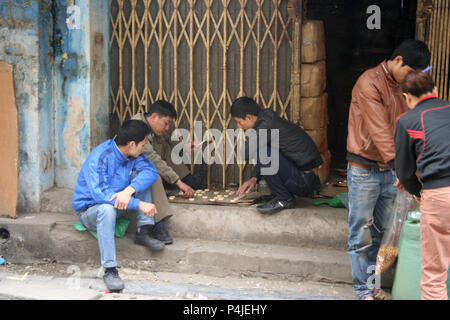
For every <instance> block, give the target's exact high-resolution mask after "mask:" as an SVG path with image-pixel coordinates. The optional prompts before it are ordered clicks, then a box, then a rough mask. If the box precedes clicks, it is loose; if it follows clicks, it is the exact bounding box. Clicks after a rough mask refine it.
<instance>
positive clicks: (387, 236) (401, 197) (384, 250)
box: [375, 190, 418, 274]
mask: <svg viewBox="0 0 450 320" xmlns="http://www.w3.org/2000/svg"><path fill="white" fill-rule="evenodd" d="M417 207H418V203H417V201H416V200H415V199H414V198H413V197H412V196H411V195H410V194H409V193H408V192H406V191H402V190H399V191H398V192H397V197H396V199H395V207H394V208H395V209H394V212H393V214H392V215H391V216H390V220H389V222H388V224H387V227H386V229H385V230H386V231H385V232H384V235H383V239H382V240H381V245H380V249H379V250H378V254H377V262H376V266H375V274H381V273H383V272H386V271H387V270H389V269H390V268H391V267H392V266H393V265H394V263H395V261H396V260H397V254H398V244H399V241H400V234H401V232H402V227H403V222H404V221H405V220H406V219H407V217H408V212H409V211H413V210H416V209H417Z"/></svg>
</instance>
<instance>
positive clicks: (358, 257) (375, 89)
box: [347, 40, 430, 300]
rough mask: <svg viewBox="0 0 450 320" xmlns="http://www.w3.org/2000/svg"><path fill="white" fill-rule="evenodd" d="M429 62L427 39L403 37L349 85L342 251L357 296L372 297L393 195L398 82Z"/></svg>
mask: <svg viewBox="0 0 450 320" xmlns="http://www.w3.org/2000/svg"><path fill="white" fill-rule="evenodd" d="M429 63H430V52H429V50H428V48H427V46H426V44H425V43H423V42H421V41H418V40H406V41H404V42H403V43H401V44H400V46H399V47H398V48H397V49H395V51H394V52H393V54H392V56H391V57H390V59H389V60H385V61H383V62H381V63H380V64H379V65H378V66H376V67H375V68H372V69H369V70H367V71H365V72H364V73H363V74H362V75H361V76H360V77H359V79H358V80H357V81H356V84H355V86H354V87H353V91H352V100H351V104H350V111H349V119H348V137H347V160H348V168H347V180H348V189H349V218H348V225H349V239H348V248H347V253H348V254H349V258H350V265H351V268H352V280H353V287H354V288H355V291H356V295H357V296H358V298H359V299H361V300H373V299H374V290H373V289H374V286H373V283H371V282H372V281H371V276H372V274H373V273H374V271H375V264H376V257H377V253H378V249H379V247H380V243H381V239H382V237H383V232H384V228H385V224H386V220H387V217H388V216H389V214H392V212H393V210H394V202H395V197H396V194H397V189H396V188H395V186H394V183H395V180H396V178H395V174H394V172H393V169H394V161H395V144H394V125H395V120H396V119H397V117H398V116H399V115H401V114H402V113H404V112H406V111H408V107H407V105H406V103H405V100H404V98H403V96H402V91H401V88H400V83H401V82H402V81H403V79H404V78H405V76H406V74H407V73H408V72H409V71H411V70H413V69H424V68H426V67H427V66H428V64H429Z"/></svg>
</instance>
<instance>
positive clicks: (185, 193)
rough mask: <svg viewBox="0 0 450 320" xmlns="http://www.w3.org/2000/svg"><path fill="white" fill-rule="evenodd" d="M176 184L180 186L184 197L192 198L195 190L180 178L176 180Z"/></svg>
mask: <svg viewBox="0 0 450 320" xmlns="http://www.w3.org/2000/svg"><path fill="white" fill-rule="evenodd" d="M176 185H177V187H178V188H180V190H181V191H183V197H184V198H192V197H193V196H194V193H195V190H194V189H192V188H191V187H190V186H188V185H187V184H186V183H184V182H183V181H181V179H178V181H177V182H176Z"/></svg>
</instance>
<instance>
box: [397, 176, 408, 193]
mask: <svg viewBox="0 0 450 320" xmlns="http://www.w3.org/2000/svg"><path fill="white" fill-rule="evenodd" d="M396 179H397V180H395V183H394V187H397V188H398V189H399V190H402V191H406V189H405V187H404V186H403V185H402V184H401V183H400V180H398V178H396Z"/></svg>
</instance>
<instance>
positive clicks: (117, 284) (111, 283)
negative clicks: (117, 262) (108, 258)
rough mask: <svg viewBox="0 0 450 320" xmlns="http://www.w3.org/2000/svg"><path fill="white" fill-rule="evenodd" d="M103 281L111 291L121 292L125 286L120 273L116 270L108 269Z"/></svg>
mask: <svg viewBox="0 0 450 320" xmlns="http://www.w3.org/2000/svg"><path fill="white" fill-rule="evenodd" d="M103 281H104V282H105V285H106V287H107V288H108V290H109V291H121V290H123V288H125V285H124V283H123V281H122V279H120V277H119V272H118V271H117V269H116V268H107V269H106V270H105V274H104V276H103Z"/></svg>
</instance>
